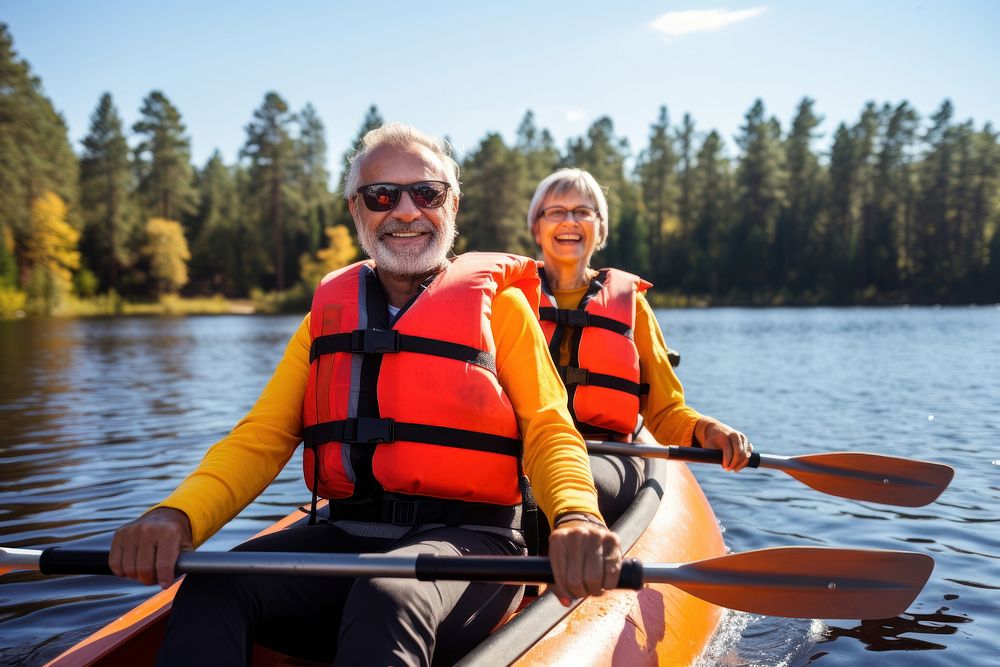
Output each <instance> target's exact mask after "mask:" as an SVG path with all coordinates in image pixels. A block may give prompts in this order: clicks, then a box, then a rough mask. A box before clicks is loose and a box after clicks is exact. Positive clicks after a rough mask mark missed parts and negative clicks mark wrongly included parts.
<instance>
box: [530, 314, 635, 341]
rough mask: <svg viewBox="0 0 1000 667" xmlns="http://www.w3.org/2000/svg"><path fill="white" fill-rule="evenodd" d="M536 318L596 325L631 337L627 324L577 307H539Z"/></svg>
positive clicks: (575, 325) (561, 322)
mask: <svg viewBox="0 0 1000 667" xmlns="http://www.w3.org/2000/svg"><path fill="white" fill-rule="evenodd" d="M538 319H540V320H544V321H547V322H555V323H556V324H561V325H564V326H571V327H597V328H598V329H607V330H608V331H611V332H614V333H616V334H621V335H622V336H625V337H626V338H631V337H632V328H631V327H630V326H628V325H627V324H625V323H623V322H619V321H618V320H613V319H611V318H610V317H604V316H603V315H593V314H591V313H588V312H587V311H585V310H580V309H578V308H552V307H544V308H539V309H538Z"/></svg>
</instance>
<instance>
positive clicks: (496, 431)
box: [109, 124, 621, 665]
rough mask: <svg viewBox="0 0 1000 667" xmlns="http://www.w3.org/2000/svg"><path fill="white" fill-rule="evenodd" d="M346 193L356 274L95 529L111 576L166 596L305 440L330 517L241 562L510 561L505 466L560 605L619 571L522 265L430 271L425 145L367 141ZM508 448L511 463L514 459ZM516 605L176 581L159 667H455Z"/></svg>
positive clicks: (465, 597)
mask: <svg viewBox="0 0 1000 667" xmlns="http://www.w3.org/2000/svg"><path fill="white" fill-rule="evenodd" d="M346 183H347V185H346V188H345V192H344V196H345V197H346V198H347V201H348V205H349V207H350V210H351V214H352V216H353V217H354V220H355V224H356V225H357V230H358V237H359V239H360V240H361V244H362V247H363V248H364V250H365V251H366V252H367V254H368V255H369V257H371V258H372V260H373V261H372V262H366V263H359V264H356V265H354V266H352V267H347V268H345V269H341V270H340V271H337V272H334V273H333V274H331V275H330V276H327V278H326V279H324V282H323V284H322V285H321V286H320V287H319V288H318V289H317V292H316V296H315V298H314V302H313V307H312V310H311V312H310V314H309V316H308V317H307V318H306V319H305V321H304V322H303V324H302V326H301V327H300V328H299V330H298V331H297V332H296V334H295V335H294V336H293V338H292V340H291V341H290V342H289V344H288V347H287V348H286V351H285V355H284V357H283V359H282V361H281V362H280V363H279V365H278V367H277V369H276V370H275V373H274V376H273V377H272V378H271V380H270V382H269V383H268V385H267V387H265V389H264V391H263V393H262V394H261V397H260V399H259V400H258V402H257V403H256V404H255V406H254V408H253V409H252V410H251V412H250V413H249V414H248V415H247V417H245V418H244V419H243V420H242V421H241V422H240V423H239V424H238V425H237V426H236V428H235V429H234V430H233V432H232V433H231V434H230V435H229V436H227V437H226V438H224V439H223V440H222V441H220V442H219V443H217V444H216V445H215V446H214V447H212V448H211V449H210V450H209V452H208V453H207V454H206V456H205V458H204V460H203V461H202V463H201V464H200V465H199V467H198V468H197V469H196V470H195V471H194V473H192V474H191V475H190V476H189V477H188V478H187V479H186V480H185V481H184V482H183V483H182V484H181V485H180V486H179V487H178V489H177V490H176V491H175V492H174V493H173V494H171V496H170V497H168V498H167V499H166V500H164V501H163V502H162V503H161V504H160V505H158V506H157V507H155V508H154V509H152V510H151V511H149V512H147V513H146V514H145V515H143V516H142V517H141V518H139V519H138V520H137V521H135V522H132V523H130V524H127V525H126V526H123V527H122V528H121V529H119V530H118V532H117V533H116V534H115V537H114V541H113V543H112V547H111V554H110V558H109V563H110V566H111V569H112V570H113V571H114V572H115V573H116V574H119V575H124V576H128V577H132V578H134V579H137V580H139V581H141V582H143V583H146V584H151V583H154V582H159V583H160V585H161V586H167V585H169V584H170V583H171V582H172V580H173V578H174V576H175V575H174V566H175V564H176V560H177V556H178V554H179V552H180V551H181V550H184V549H191V548H193V547H194V546H197V545H198V544H201V543H202V542H203V541H204V540H205V539H207V538H208V537H209V536H210V535H211V534H212V533H214V532H215V531H216V530H218V529H219V528H220V527H221V526H222V525H224V524H225V523H226V522H227V521H228V520H229V519H231V518H232V517H233V516H235V515H236V514H237V513H238V512H239V511H240V510H241V509H242V508H243V507H245V506H246V505H247V504H248V503H249V502H250V501H251V500H252V499H253V498H254V497H255V496H256V495H257V494H259V493H260V491H261V490H263V489H264V488H265V487H266V486H267V484H269V483H270V482H271V481H272V480H273V479H274V477H275V476H276V475H277V473H278V472H279V471H280V470H281V468H282V467H283V466H284V465H285V463H286V462H287V461H288V459H289V458H290V457H291V455H292V453H293V451H294V449H295V448H296V447H297V445H298V443H299V442H300V441H302V440H303V439H304V440H305V443H306V450H305V452H304V455H303V462H304V468H305V470H304V472H305V478H306V482H307V484H308V485H309V487H310V488H311V489H312V490H313V493H314V495H315V494H318V495H320V496H323V497H327V498H331V499H332V501H331V511H330V517H329V519H328V520H327V521H325V522H321V523H318V524H313V525H308V526H302V527H299V528H295V529H291V530H286V531H282V532H280V533H277V534H274V535H270V536H266V537H263V538H260V539H258V540H255V541H253V542H251V543H249V544H248V545H245V546H244V547H243V548H246V549H252V550H261V551H318V552H374V551H378V552H386V553H399V554H414V553H442V554H452V555H453V554H490V555H497V554H509V555H511V556H515V555H518V554H521V553H523V552H524V539H523V536H522V535H521V533H520V531H519V530H518V529H519V527H520V525H519V521H520V519H519V501H520V493H519V489H518V473H519V469H520V468H519V466H520V463H521V462H522V461H523V469H524V472H525V473H526V475H527V476H528V477H529V478H530V479H531V482H532V485H533V488H534V494H535V498H536V499H537V502H538V504H539V506H540V508H541V509H542V510H543V511H544V512H545V514H546V515H547V516H549V517H552V518H554V519H555V520H554V522H553V523H554V524H555V527H554V528H553V531H552V533H551V536H550V537H549V555H550V558H551V561H552V567H553V571H554V574H555V579H556V583H555V585H554V587H553V590H554V592H555V593H556V595H557V596H558V597H559V599H560V600H561V601H562V602H563V603H564V604H569V602H570V599H571V598H573V597H583V596H586V595H594V594H600V593H601V591H602V590H604V589H607V588H610V587H612V586H613V585H614V584H615V583H616V582H617V578H618V574H619V570H620V561H621V554H620V550H619V543H618V539H617V537H616V536H615V535H614V534H613V533H611V532H610V531H609V530H608V529H607V528H606V527H605V526H604V524H603V521H602V520H601V518H600V515H599V513H598V510H597V499H596V493H595V491H594V487H593V481H592V479H591V477H590V470H589V468H588V465H587V456H586V449H585V446H584V444H583V441H582V440H581V438H580V436H579V434H578V433H577V432H576V431H575V430H574V429H573V427H572V422H571V420H570V418H569V415H568V414H567V412H566V408H565V405H566V396H565V393H564V389H563V388H562V383H561V381H560V380H559V378H558V376H557V375H556V373H555V369H554V367H553V366H552V362H551V360H550V358H549V355H548V351H547V348H546V346H545V341H544V338H543V336H542V333H541V330H540V328H539V326H538V324H537V321H536V320H535V313H534V310H533V309H534V308H535V307H537V299H538V296H537V293H538V287H537V278H536V277H532V275H533V274H532V271H533V268H534V267H533V264H532V263H531V262H530V260H527V259H525V258H517V257H513V256H508V255H495V254H491V253H483V254H479V253H470V254H468V255H463V256H461V257H458V258H455V259H454V260H452V261H449V260H448V259H447V254H448V252H449V251H450V249H451V247H452V243H453V240H454V237H455V233H456V232H455V216H456V213H457V211H458V200H459V184H458V166H457V164H456V163H455V162H454V160H453V159H452V158H451V157H450V156H449V154H448V149H447V145H446V144H444V142H442V141H440V140H438V139H435V138H432V137H429V136H427V135H425V134H423V133H421V132H419V131H418V130H416V129H415V128H412V127H408V126H403V125H399V124H391V125H387V126H384V127H382V128H380V129H377V130H373V131H372V132H370V133H368V134H367V135H366V136H365V138H364V139H363V141H362V145H361V148H360V149H359V151H358V153H357V155H356V156H355V159H354V160H353V162H352V165H351V170H350V173H349V175H348V178H347V181H346ZM522 447H523V450H522V449H521V448H522ZM521 591H522V589H521V588H520V587H515V586H502V585H495V584H486V583H467V582H416V581H409V580H396V579H374V580H361V579H358V580H354V579H337V578H329V579H319V578H309V577H270V576H260V575H257V576H219V575H215V576H200V577H199V576H189V577H187V578H186V579H185V582H184V584H183V586H182V587H181V589H180V592H179V593H178V596H177V599H176V602H175V604H174V611H173V613H172V616H171V621H170V627H169V629H168V633H167V638H166V640H165V642H164V647H163V650H162V651H161V654H160V663H161V664H177V663H181V662H184V663H186V664H187V665H192V664H212V665H219V664H226V665H228V664H247V663H248V660H249V652H250V650H251V649H252V645H253V643H254V642H255V641H256V642H260V643H263V644H265V645H268V646H271V647H273V648H276V649H278V650H282V651H284V652H288V653H292V654H294V655H298V656H302V657H306V658H311V659H319V660H328V661H329V660H333V661H334V664H343V665H361V664H373V665H389V664H423V665H427V664H430V662H431V660H432V659H436V660H438V661H450V660H454V659H457V658H459V657H460V656H461V655H463V654H464V653H465V652H467V651H468V650H469V649H470V648H472V647H473V646H474V645H475V644H477V643H478V642H479V641H481V640H482V639H483V638H485V637H486V636H487V634H488V633H489V632H490V631H491V630H492V629H493V628H494V627H495V625H496V624H497V623H498V622H500V621H501V620H502V618H503V617H504V616H505V615H506V614H507V613H508V611H509V610H510V609H511V608H512V607H514V606H515V605H516V603H517V601H518V600H519V598H520V595H521Z"/></svg>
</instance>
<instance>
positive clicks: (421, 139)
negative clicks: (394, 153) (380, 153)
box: [344, 123, 462, 199]
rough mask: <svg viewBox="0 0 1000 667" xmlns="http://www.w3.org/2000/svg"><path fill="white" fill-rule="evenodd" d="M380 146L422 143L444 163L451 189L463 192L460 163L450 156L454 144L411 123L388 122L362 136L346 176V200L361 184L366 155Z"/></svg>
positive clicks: (398, 146) (454, 191)
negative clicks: (459, 183) (460, 179)
mask: <svg viewBox="0 0 1000 667" xmlns="http://www.w3.org/2000/svg"><path fill="white" fill-rule="evenodd" d="M381 146H394V147H396V148H408V147H410V146H423V147H424V148H426V149H428V150H430V151H431V152H432V153H434V155H436V156H437V157H438V158H439V159H440V160H441V164H442V166H444V171H445V179H446V180H447V181H448V183H449V184H450V185H451V189H452V192H453V193H454V194H455V196H456V197H457V196H458V195H460V194H462V193H461V191H460V190H459V187H458V163H457V162H455V159H454V158H453V157H452V156H451V154H452V150H451V145H450V144H449V143H448V142H447V141H445V140H444V139H438V138H437V137H434V136H431V135H429V134H426V133H424V132H421V131H420V130H418V129H417V128H415V127H413V126H412V125H404V124H403V123H387V124H386V125H383V126H382V127H378V128H376V129H374V130H371V131H369V132H368V133H366V134H365V136H364V137H362V138H361V142H360V145H359V146H358V149H357V151H355V153H354V155H353V156H352V157H351V159H350V162H351V168H350V170H349V171H348V172H347V178H346V179H344V199H350V198H351V197H353V196H354V195H355V193H357V191H358V188H359V187H361V167H362V166H363V165H364V161H365V158H367V157H368V155H369V154H371V152H372V151H374V150H375V149H376V148H379V147H381Z"/></svg>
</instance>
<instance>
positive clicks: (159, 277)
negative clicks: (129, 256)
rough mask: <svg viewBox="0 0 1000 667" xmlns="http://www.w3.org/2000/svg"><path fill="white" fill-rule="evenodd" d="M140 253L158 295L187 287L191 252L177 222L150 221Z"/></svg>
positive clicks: (175, 291) (172, 292)
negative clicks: (144, 258)
mask: <svg viewBox="0 0 1000 667" xmlns="http://www.w3.org/2000/svg"><path fill="white" fill-rule="evenodd" d="M142 252H143V255H144V256H145V257H146V258H147V259H148V260H149V277H150V280H152V282H153V283H154V285H155V290H156V292H157V293H158V294H161V295H162V294H176V293H177V292H179V291H180V289H181V288H182V287H184V285H186V284H187V281H188V268H187V262H188V260H189V259H191V252H190V250H188V244H187V239H185V238H184V230H183V228H181V224H180V223H179V222H175V221H173V220H165V219H163V218H151V219H150V220H149V222H147V223H146V244H145V245H144V246H143V248H142Z"/></svg>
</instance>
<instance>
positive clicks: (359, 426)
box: [302, 417, 521, 457]
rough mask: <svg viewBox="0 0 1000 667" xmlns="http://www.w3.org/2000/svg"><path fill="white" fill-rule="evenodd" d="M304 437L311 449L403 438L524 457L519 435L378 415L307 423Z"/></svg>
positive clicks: (374, 443) (378, 442)
mask: <svg viewBox="0 0 1000 667" xmlns="http://www.w3.org/2000/svg"><path fill="white" fill-rule="evenodd" d="M302 439H303V442H304V443H305V446H306V447H308V448H310V449H313V448H315V447H317V446H319V445H322V444H325V443H328V442H346V443H350V444H353V445H377V444H385V443H392V442H395V441H403V442H420V443H424V444H428V445H442V446H444V447H456V448H459V449H470V450H473V451H477V452H488V453H490V454H503V455H505V456H514V457H520V456H521V441H520V440H519V439H517V438H506V437H504V436H500V435H494V434H492V433H480V432H478V431H467V430H465V429H459V428H446V427H444V426H428V425H427V424H408V423H405V422H397V421H396V420H394V419H378V418H375V417H357V418H352V419H342V420H339V421H329V422H322V423H320V424H314V425H312V426H307V427H305V428H303V429H302Z"/></svg>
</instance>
